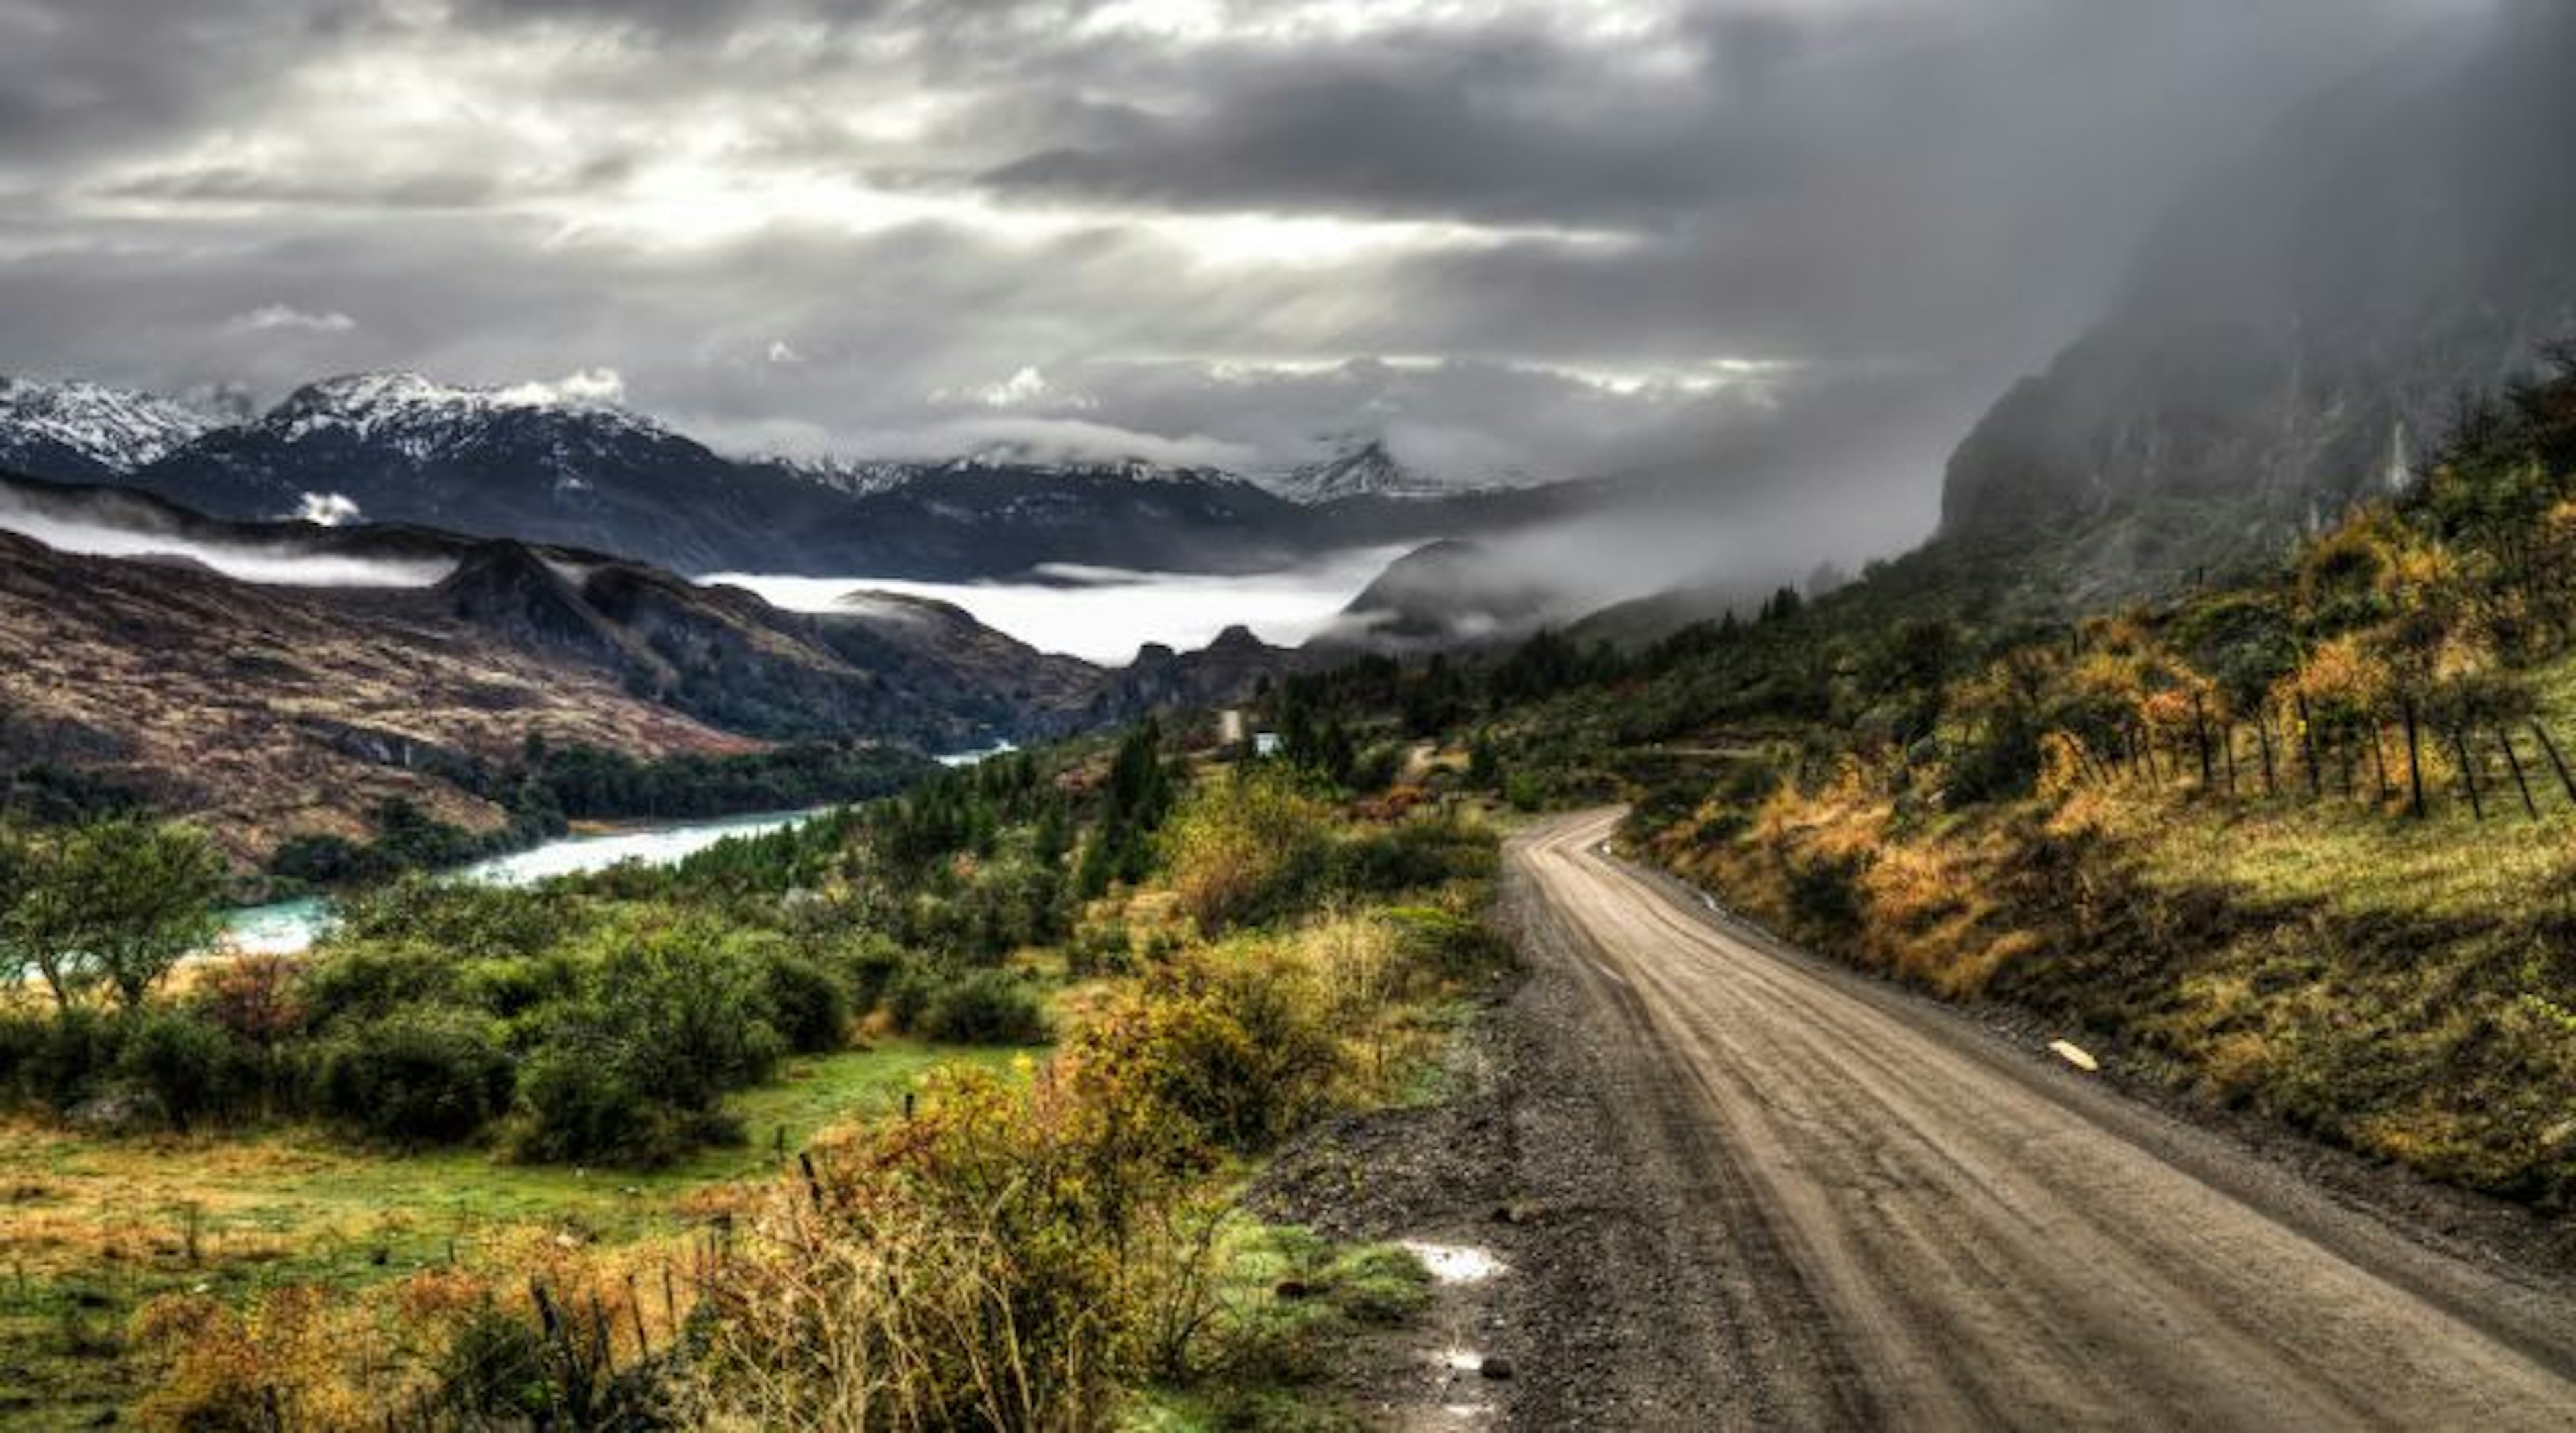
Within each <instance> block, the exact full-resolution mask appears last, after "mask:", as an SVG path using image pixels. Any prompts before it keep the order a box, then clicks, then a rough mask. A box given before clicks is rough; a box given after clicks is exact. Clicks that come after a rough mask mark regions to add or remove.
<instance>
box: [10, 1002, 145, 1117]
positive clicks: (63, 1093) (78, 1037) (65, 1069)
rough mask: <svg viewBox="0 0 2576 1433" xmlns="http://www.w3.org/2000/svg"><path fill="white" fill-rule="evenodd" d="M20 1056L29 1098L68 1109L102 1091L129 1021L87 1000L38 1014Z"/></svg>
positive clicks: (21, 1077)
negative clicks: (47, 1014) (33, 1033)
mask: <svg viewBox="0 0 2576 1433" xmlns="http://www.w3.org/2000/svg"><path fill="white" fill-rule="evenodd" d="M33 1023H34V1024H35V1025H36V1026H37V1027H38V1033H37V1035H36V1036H35V1037H34V1038H32V1039H30V1040H29V1041H28V1042H27V1047H26V1050H25V1053H24V1054H23V1055H22V1056H21V1057H20V1059H21V1064H20V1066H19V1074H18V1080H19V1087H20V1088H21V1089H22V1090H24V1091H25V1092H26V1094H27V1096H28V1097H29V1098H30V1099H34V1100H37V1101H39V1102H41V1103H44V1104H47V1105H50V1106H52V1107H53V1108H54V1109H56V1110H68V1109H70V1108H72V1107H73V1106H74V1105H77V1104H79V1103H80V1102H81V1101H83V1100H85V1099H88V1098H89V1097H90V1096H91V1095H94V1094H96V1093H98V1090H99V1087H100V1085H101V1084H103V1083H104V1082H105V1080H106V1078H107V1076H108V1074H109V1073H110V1072H111V1071H112V1070H113V1069H114V1068H115V1066H116V1060H117V1052H118V1051H119V1050H120V1049H122V1048H123V1045H124V1035H125V1024H124V1022H122V1021H119V1020H116V1019H114V1018H112V1017H110V1016H108V1015H107V1014H105V1013H103V1012H101V1011H98V1010H93V1009H90V1008H88V1007H86V1006H77V1005H76V1006H73V1007H72V1008H71V1009H69V1010H61V1011H57V1012H55V1013H54V1014H53V1015H52V1016H51V1017H50V1018H45V1017H37V1018H34V1019H33Z"/></svg>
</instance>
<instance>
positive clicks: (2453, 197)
mask: <svg viewBox="0 0 2576 1433" xmlns="http://www.w3.org/2000/svg"><path fill="white" fill-rule="evenodd" d="M2571 52H2576V12H2570V11H2569V10H2568V9H2567V8H2566V7H2565V6H2562V5H2553V4H2546V3H2529V0H2524V3H2518V4H2514V5H2510V6H2507V7H2506V8H2505V15H2504V18H2503V19H2502V21H2501V22H2500V23H2499V24H2498V25H2497V26H2496V27H2495V29H2494V31H2493V33H2492V35H2491V36H2490V37H2489V38H2488V39H2487V40H2486V41H2485V42H2484V43H2483V47H2482V48H2478V49H2476V50H2474V51H2471V52H2467V53H2462V52H2461V51H2460V50H2459V49H2458V48H2457V47H2452V48H2450V49H2447V50H2446V49H2445V48H2443V47H2440V46H2426V47H2419V48H2416V49H2410V51H2409V52H2408V53H2406V54H2405V55H2403V56H2401V57H2397V58H2393V59H2391V60H2390V61H2389V62H2387V63H2386V64H2384V65H2383V66H2382V67H2380V68H2379V69H2377V70H2375V71H2373V72H2371V73H2368V74H2365V75H2363V76H2360V77H2358V78H2356V79H2355V80H2353V81H2351V82H2350V83H2348V84H2346V85H2344V86H2342V87H2341V88H2339V89H2337V90H2335V91H2332V92H2330V93H2328V94H2326V95H2324V96H2323V97H2321V98H2319V99H2317V100H2315V101H2313V102H2311V103H2309V104H2307V105H2305V106H2303V107H2302V108H2300V109H2299V110H2297V111H2295V112H2294V113H2293V115H2292V116H2291V117H2290V119H2289V120H2288V121H2287V122H2286V123H2284V124H2283V125H2282V126H2281V127H2280V128H2279V129H2278V130H2276V131H2275V132H2274V133H2272V134H2270V135H2269V136H2267V137H2264V138H2263V139H2262V140H2261V141H2260V142H2258V143H2257V144H2256V145H2255V146H2253V147H2252V148H2251V149H2249V150H2248V151H2247V152H2246V153H2244V154H2242V155H2240V156H2238V157H2237V158H2236V159H2235V160H2234V161H2233V162H2232V163H2230V164H2228V165H2227V166H2225V167H2224V168H2222V169H2220V170H2218V171H2216V172H2214V173H2212V174H2210V175H2209V176H2207V178H2206V179H2205V180H2204V181H2203V182H2202V183H2200V184H2199V185H2198V186H2197V187H2196V188H2195V189H2193V190H2192V191H2191V192H2189V193H2188V194H2187V195H2186V196H2185V197H2184V199H2183V200H2182V202H2181V203H2180V204H2179V205H2178V206H2177V207H2176V209H2175V210H2174V211H2173V212H2172V213H2171V214H2170V215H2169V216H2168V217H2167V219H2166V221H2165V222H2164V224H2163V225H2162V227H2161V228H2160V229H2159V230H2158V231H2157V233H2156V234H2154V235H2153V236H2151V238H2150V240H2149V242H2148V243H2147V245H2146V247H2145V249H2144V252H2143V253H2142V254H2141V256H2140V258H2139V259H2138V261H2137V263H2136V265H2135V267H2134V270H2133V272H2132V274H2131V276H2130V279H2129V281H2128V284H2127V285H2126V287H2125V289H2124V290H2123V292H2121V293H2120V294H2119V295H2118V296H2117V297H2116V298H2115V299H2114V301H2113V302H2112V304H2111V306H2110V308H2109V310H2108V312H2107V313H2106V314H2105V315H2104V317H2103V318H2102V320H2101V321H2100V322H2099V323H2098V324H2096V325H2095V326H2094V327H2093V328H2092V330H2091V331H2090V332H2088V333H2087V334H2085V335H2084V336H2083V337H2082V338H2080V339H2079V340H2078V341H2076V342H2075V343H2074V344H2073V345H2071V346H2070V347H2069V348H2067V349H2066V351H2065V352H2064V353H2062V354H2061V355H2060V356H2059V357H2058V358H2057V359H2056V361H2055V362H2054V363H2053V364H2051V365H2050V367H2049V368H2048V370H2047V371H2046V372H2044V373H2042V374H2040V375H2037V376H2035V377H2032V378H2030V379H2029V380H2027V381H2025V382H2024V383H2022V384H2021V385H2020V386H2019V387H2017V388H2015V389H2014V390H2013V391H2012V392H2011V393H2010V394H2008V395H2007V396H2006V397H2004V398H2003V399H2002V401H2000V402H1999V403H1998V404H1996V406H1995V407H1994V409H1993V410H1992V411H1991V412H1989V413H1988V414H1987V415H1986V417H1985V419H1984V420H1983V421H1982V422H1981V423H1979V424H1978V425H1977V427H1976V429H1975V430H1974V431H1973V432H1971V433H1970V434H1969V435H1968V436H1967V438H1966V439H1965V441H1963V442H1962V443H1961V444H1960V445H1959V447H1958V449H1957V451H1956V453H1955V455H1954V456H1953V457H1952V459H1951V461H1950V464H1949V470H1948V477H1947V482H1946V484H1945V486H1944V489H1943V501H1942V528H1941V530H1942V533H1943V535H1944V536H1947V537H1953V538H1969V539H1978V538H1991V537H1995V536H1998V535H2004V534H2012V533H2022V534H2031V535H2040V534H2045V535H2046V536H2047V540H2048V545H2049V546H2050V547H2052V548H2053V549H2054V550H2055V552H2054V558H2055V561H2056V562H2057V564H2058V565H2060V566H2062V567H2063V568H2065V569H2067V570H2069V572H2070V573H2071V574H2072V577H2073V579H2074V580H2073V582H2072V583H2071V587H2072V589H2073V595H2074V596H2075V598H2076V600H2077V602H2078V604H2079V605H2082V604H2084V603H2090V602H2099V601H2101V600H2105V599H2110V598H2117V597H2120V596H2124V595H2133V594H2139V593H2147V592H2153V591H2158V590H2169V589H2170V588H2172V587H2173V586H2175V585H2177V584H2178V583H2181V582H2185V581H2188V580H2189V579H2190V578H2191V577H2192V575H2193V573H2194V572H2195V571H2196V570H2201V569H2212V570H2215V569H2222V568H2230V567H2235V566H2238V565H2242V564H2246V563H2252V564H2254V565H2257V566H2260V565H2262V564H2264V563H2267V562H2269V561H2270V560H2271V559H2272V558H2274V557H2276V556H2277V555H2278V554H2279V553H2280V552H2281V551H2282V550H2283V549H2284V547H2285V546H2286V545H2287V544H2288V543H2289V542H2290V541H2291V540H2293V539H2294V538H2295V537H2297V536H2298V535H2300V534H2303V533H2306V532H2310V531H2313V530H2314V529H2315V527H2316V526H2317V525H2319V524H2320V523H2324V522H2331V521H2332V520H2333V519H2334V518H2335V517H2336V516H2337V515H2338V514H2339V513H2340V512H2341V511H2342V509H2343V508H2344V507H2345V505H2347V504H2348V503H2350V502H2353V501H2356V500H2360V499H2366V498H2369V497H2372V496H2384V495H2386V494H2387V493H2388V492H2389V491H2390V490H2391V485H2392V484H2394V483H2396V482H2399V481H2402V479H2403V477H2404V475H2405V474H2406V473H2407V472H2409V471H2410V469H2411V468H2412V466H2413V464H2414V461H2415V459H2417V458H2418V457H2420V456H2421V455H2422V453H2423V452H2424V451H2426V450H2428V449H2429V447H2430V446H2431V445H2432V444H2433V443H2435V442H2437V441H2438V440H2439V438H2440V436H2441V434H2442V433H2443V432H2444V431H2445V430H2446V429H2447V428H2448V426H2449V425H2450V424H2451V423H2452V421H2453V420H2454V418H2455V416H2456V412H2457V409H2458V406H2459V403H2460V400H2461V397H2462V395H2464V394H2468V393H2475V392H2482V391H2487V390H2490V389H2492V388H2494V387H2495V386H2496V385H2497V384H2499V383H2501V382H2503V381H2505V380H2506V379H2507V378H2509V377H2510V376H2511V375H2513V374H2514V373H2516V372H2517V371H2519V370H2520V369H2522V368H2523V367H2524V366H2525V365H2527V364H2528V363H2530V362H2531V361H2532V358H2533V356H2534V354H2535V352H2536V351H2537V350H2538V348H2539V347H2540V346H2541V345H2542V344H2543V343H2545V342H2547V341H2549V340H2552V339H2556V338H2558V337H2560V336H2562V335H2564V334H2567V333H2569V332H2571V331H2576V199H2571V197H2570V191H2569V189H2568V186H2566V185H2565V184H2564V183H2561V182H2558V161H2557V156H2556V153H2555V146H2556V145H2557V144H2558V143H2559V140H2558V139H2557V138H2556V137H2557V136H2562V135H2564V134H2566V133H2568V132H2570V131H2571V129H2576V93H2571V92H2570V91H2569V89H2568V88H2567V87H2566V86H2565V84H2564V83H2563V81H2562V79H2561V77H2560V75H2559V73H2558V71H2560V70H2561V69H2562V68H2563V65H2564V61H2565V57H2566V56H2567V55H2568V54H2569V53H2571Z"/></svg>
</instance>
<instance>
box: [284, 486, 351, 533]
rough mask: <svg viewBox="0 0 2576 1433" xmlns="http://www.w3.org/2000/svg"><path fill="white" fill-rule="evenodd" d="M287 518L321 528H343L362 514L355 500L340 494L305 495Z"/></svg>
mask: <svg viewBox="0 0 2576 1433" xmlns="http://www.w3.org/2000/svg"><path fill="white" fill-rule="evenodd" d="M288 516H290V517H292V518H294V519H296V520H297V521H299V522H309V523H317V524H319V525H321V526H323V527H345V526H347V525H348V524H350V523H353V522H356V521H358V520H359V519H360V518H361V517H363V516H364V514H362V513H360V512H359V511H358V504H357V503H356V501H355V500H353V499H351V498H349V497H346V496H344V495H342V494H340V493H306V494H304V495H303V496H302V497H301V498H299V499H298V500H297V502H296V504H295V511H294V512H292V513H290V514H288Z"/></svg>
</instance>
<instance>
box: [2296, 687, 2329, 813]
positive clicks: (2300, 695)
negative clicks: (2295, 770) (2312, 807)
mask: <svg viewBox="0 0 2576 1433" xmlns="http://www.w3.org/2000/svg"><path fill="white" fill-rule="evenodd" d="M2290 700H2291V701H2292V702H2294V703H2295V704H2296V705H2297V707H2298V712H2299V751H2300V754H2301V755H2303V756H2305V757H2306V758H2307V759H2308V799H2309V800H2310V801H2315V800H2318V799H2319V798H2321V797H2323V796H2324V795H2325V794H2326V793H2325V787H2324V784H2323V783H2321V782H2319V781H2318V779H2317V728H2316V724H2315V723H2314V722H2311V721H2309V720H2308V694H2307V693H2305V692H2292V693H2291V694H2290Z"/></svg>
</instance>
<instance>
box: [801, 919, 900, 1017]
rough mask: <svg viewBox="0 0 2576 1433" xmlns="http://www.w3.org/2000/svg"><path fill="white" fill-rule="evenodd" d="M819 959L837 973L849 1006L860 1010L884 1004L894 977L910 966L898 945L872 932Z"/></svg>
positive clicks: (864, 1011) (895, 978)
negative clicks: (847, 994) (848, 994)
mask: <svg viewBox="0 0 2576 1433" xmlns="http://www.w3.org/2000/svg"><path fill="white" fill-rule="evenodd" d="M822 959H823V960H824V961H825V963H826V964H827V965H828V966H829V967H830V968H831V969H832V970H834V971H836V972H838V973H839V975H840V978H841V980H842V982H843V984H844V987H845V988H846V989H847V990H848V991H849V992H850V1008H851V1009H852V1010H854V1011H857V1012H859V1013H862V1014H864V1013H866V1012H867V1011H870V1010H874V1009H876V1008H877V1007H878V1006H880V1005H882V1004H884V1003H885V1002H886V997H887V994H888V992H889V991H891V990H892V988H893V986H894V984H895V981H896V980H897V979H898V978H899V977H901V976H902V974H903V973H904V971H905V970H907V969H909V968H910V966H911V961H910V959H909V958H908V957H907V956H905V954H904V953H903V947H902V946H899V945H897V944H895V943H894V942H893V941H891V940H889V939H887V938H886V937H884V936H882V935H876V934H870V935H867V936H864V937H862V938H860V939H857V940H854V941H851V942H849V943H848V944H846V945H844V946H842V947H841V948H839V949H837V950H832V951H830V952H828V953H827V954H825V955H824V956H823V957H822Z"/></svg>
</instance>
